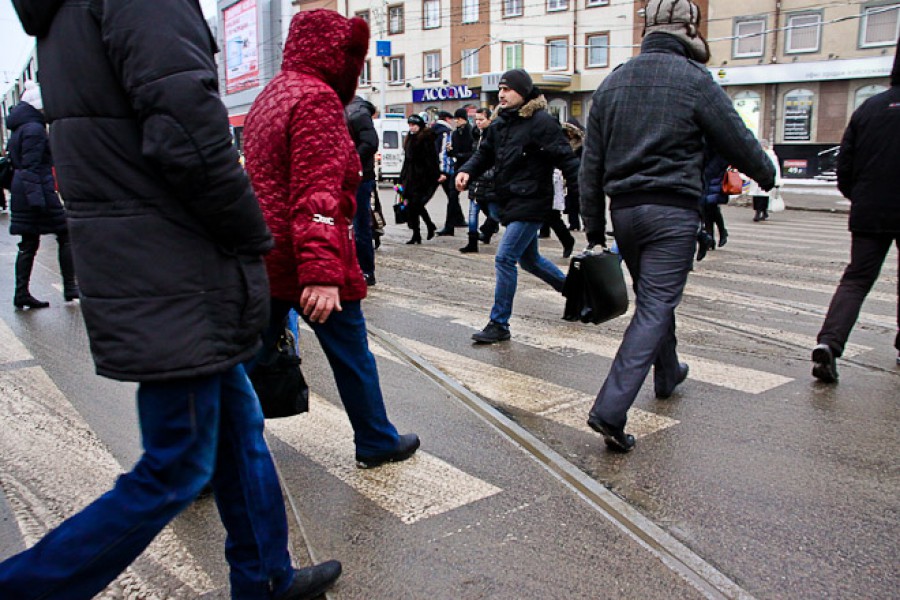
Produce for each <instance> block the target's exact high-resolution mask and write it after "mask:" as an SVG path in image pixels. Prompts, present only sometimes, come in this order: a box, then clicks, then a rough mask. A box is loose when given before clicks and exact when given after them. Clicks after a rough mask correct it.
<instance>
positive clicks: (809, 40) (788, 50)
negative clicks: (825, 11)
mask: <svg viewBox="0 0 900 600" xmlns="http://www.w3.org/2000/svg"><path fill="white" fill-rule="evenodd" d="M785 37H786V41H785V49H784V52H785V54H799V53H801V52H818V51H819V43H820V42H821V39H822V14H821V13H799V14H794V15H789V16H788V18H787V31H785Z"/></svg>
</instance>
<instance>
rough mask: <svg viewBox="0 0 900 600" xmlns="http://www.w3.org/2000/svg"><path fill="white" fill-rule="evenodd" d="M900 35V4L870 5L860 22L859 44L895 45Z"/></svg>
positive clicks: (869, 45) (869, 46)
mask: <svg viewBox="0 0 900 600" xmlns="http://www.w3.org/2000/svg"><path fill="white" fill-rule="evenodd" d="M898 35H900V4H885V5H882V6H868V7H866V8H864V9H863V14H862V19H860V23H859V45H860V47H862V48H872V47H875V46H893V45H894V44H895V43H896V42H897V37H898Z"/></svg>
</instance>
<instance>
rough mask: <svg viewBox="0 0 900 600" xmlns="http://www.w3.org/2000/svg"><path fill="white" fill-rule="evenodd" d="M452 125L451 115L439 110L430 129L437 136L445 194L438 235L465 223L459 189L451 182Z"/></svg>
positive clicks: (453, 164)
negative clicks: (445, 214) (442, 220)
mask: <svg viewBox="0 0 900 600" xmlns="http://www.w3.org/2000/svg"><path fill="white" fill-rule="evenodd" d="M454 125H455V123H454V120H453V115H452V114H450V113H449V112H447V111H446V110H442V111H439V112H438V114H437V120H436V121H435V122H434V123H432V124H431V129H432V130H433V131H434V133H435V134H436V136H437V137H436V138H435V141H434V143H435V149H436V150H437V153H438V164H439V165H440V169H441V187H442V188H443V189H444V193H445V194H446V195H447V218H446V220H445V221H444V227H443V228H442V229H440V230H439V231H438V232H437V234H438V235H453V228H454V227H465V226H466V225H467V222H466V220H465V218H463V214H462V207H461V206H460V205H459V191H458V190H457V189H456V186H454V184H453V176H454V174H455V173H456V167H457V165H456V161H455V160H454V158H453V141H452V139H453V128H454Z"/></svg>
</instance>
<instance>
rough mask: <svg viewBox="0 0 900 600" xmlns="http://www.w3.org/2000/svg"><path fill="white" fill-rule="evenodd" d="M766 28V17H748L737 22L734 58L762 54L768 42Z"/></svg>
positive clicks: (733, 50)
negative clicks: (765, 33)
mask: <svg viewBox="0 0 900 600" xmlns="http://www.w3.org/2000/svg"><path fill="white" fill-rule="evenodd" d="M765 30H766V20H765V19H752V20H751V19H748V20H745V21H737V22H735V24H734V46H733V47H732V51H731V53H732V56H733V57H734V58H753V57H759V56H762V55H763V52H764V50H765V43H766V36H765V35H764V33H763V32H765Z"/></svg>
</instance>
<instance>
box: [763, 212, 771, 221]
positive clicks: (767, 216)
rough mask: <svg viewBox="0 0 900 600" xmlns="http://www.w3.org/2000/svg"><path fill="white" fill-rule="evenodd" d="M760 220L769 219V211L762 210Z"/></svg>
mask: <svg viewBox="0 0 900 600" xmlns="http://www.w3.org/2000/svg"><path fill="white" fill-rule="evenodd" d="M762 220H763V221H768V220H769V211H767V210H764V211H763V214H762Z"/></svg>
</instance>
